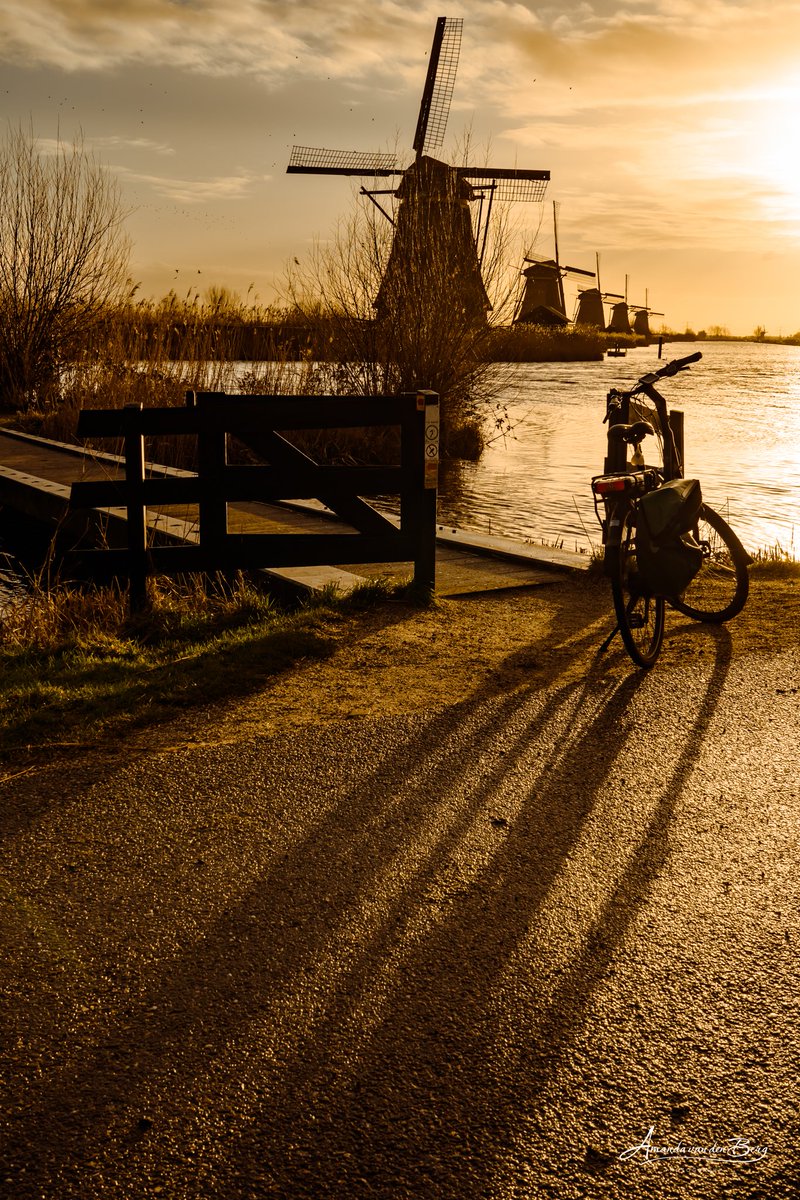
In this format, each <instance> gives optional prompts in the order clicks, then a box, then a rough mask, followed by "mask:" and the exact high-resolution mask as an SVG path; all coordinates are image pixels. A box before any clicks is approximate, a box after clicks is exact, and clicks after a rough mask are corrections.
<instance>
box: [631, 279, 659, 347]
mask: <svg viewBox="0 0 800 1200" xmlns="http://www.w3.org/2000/svg"><path fill="white" fill-rule="evenodd" d="M632 308H633V332H634V333H635V334H636V335H637V337H643V338H646V339H647V341H648V342H649V341H650V339H651V338H652V336H653V335H652V333H651V331H650V320H649V318H650V316H651V315H652V316H654V317H663V316H664V314H663V312H656V310H655V309H654V308H648V307H647V288H645V290H644V304H642V305H639V304H634V305H632Z"/></svg>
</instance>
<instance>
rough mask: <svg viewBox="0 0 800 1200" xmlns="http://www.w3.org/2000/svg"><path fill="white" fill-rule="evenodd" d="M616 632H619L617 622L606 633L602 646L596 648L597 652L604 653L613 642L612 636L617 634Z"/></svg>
mask: <svg viewBox="0 0 800 1200" xmlns="http://www.w3.org/2000/svg"><path fill="white" fill-rule="evenodd" d="M618 633H619V623H617V624H616V625H615V626H614V628H613V629H612V630H611V633H610V634H609V635H608V637H607V638H606V640H605V641H604V642H603V644H602V646H601V647H600V649H599V650H598V652H597V653H598V654H605V652H606V650H607V649H608V647H609V646H610V645H611V643H612V642H613V640H614V638H615V637H616V636H617V634H618Z"/></svg>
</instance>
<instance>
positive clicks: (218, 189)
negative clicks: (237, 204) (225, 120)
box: [111, 166, 270, 204]
mask: <svg viewBox="0 0 800 1200" xmlns="http://www.w3.org/2000/svg"><path fill="white" fill-rule="evenodd" d="M111 170H113V171H114V173H115V174H116V175H118V176H119V177H120V178H121V179H122V180H123V181H124V182H127V183H130V184H144V185H145V186H146V187H148V188H150V189H151V190H152V191H154V192H156V193H157V194H158V195H160V196H165V197H166V198H167V199H168V200H174V201H175V202H176V203H180V204H208V203H212V202H214V201H218V200H242V199H245V198H246V197H247V196H249V195H250V193H251V192H252V190H253V187H254V186H255V185H256V184H257V183H263V182H265V181H267V180H268V179H269V178H270V176H269V175H257V174H254V173H253V172H250V171H242V172H241V173H239V174H237V175H221V176H216V177H212V178H210V179H170V178H168V177H167V176H163V175H148V174H145V173H143V172H138V171H132V170H130V169H129V168H127V167H121V166H113V167H112V168H111Z"/></svg>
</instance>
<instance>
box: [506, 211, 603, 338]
mask: <svg viewBox="0 0 800 1200" xmlns="http://www.w3.org/2000/svg"><path fill="white" fill-rule="evenodd" d="M553 245H554V249H555V258H527V257H526V258H525V260H524V261H525V262H528V263H531V264H532V265H531V266H530V267H528V268H527V269H526V270H524V271H523V272H522V274H523V275H524V277H525V291H524V292H523V295H522V300H521V301H520V305H519V310H518V312H517V314H516V316H515V317H514V323H515V324H519V323H520V322H527V323H528V324H531V325H555V326H563V325H568V324H569V317H568V316H567V306H566V303H565V300H564V277H565V275H588V277H589V278H590V279H594V277H595V273H594V271H584V270H583V269H582V268H581V267H562V265H561V262H560V260H559V257H558V208H557V206H556V203H555V201H553Z"/></svg>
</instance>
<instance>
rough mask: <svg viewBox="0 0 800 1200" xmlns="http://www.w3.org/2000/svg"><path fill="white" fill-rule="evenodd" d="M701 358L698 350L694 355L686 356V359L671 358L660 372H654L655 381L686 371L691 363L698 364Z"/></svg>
mask: <svg viewBox="0 0 800 1200" xmlns="http://www.w3.org/2000/svg"><path fill="white" fill-rule="evenodd" d="M702 357H703V355H702V353H701V351H700V350H696V351H695V353H694V354H687V355H686V358H673V360H672V362H668V363H667V364H666V366H664V367H661V368H660V370H658V371H654V372H653V374H654V376H655V378H656V379H665V378H666V377H667V376H668V375H677V374H678V371H685V370H687V369H688V368H689V367H690V366H691V365H692V363H696V362H699V361H700V359H701V358H702Z"/></svg>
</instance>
